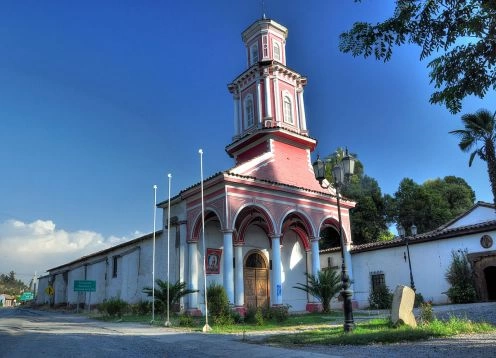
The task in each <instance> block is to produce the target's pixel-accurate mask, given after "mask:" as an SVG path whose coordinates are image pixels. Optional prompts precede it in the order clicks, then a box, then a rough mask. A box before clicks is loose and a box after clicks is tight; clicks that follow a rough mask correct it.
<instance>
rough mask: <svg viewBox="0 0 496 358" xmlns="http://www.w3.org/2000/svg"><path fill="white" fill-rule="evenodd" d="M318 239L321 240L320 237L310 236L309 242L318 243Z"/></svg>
mask: <svg viewBox="0 0 496 358" xmlns="http://www.w3.org/2000/svg"><path fill="white" fill-rule="evenodd" d="M320 239H322V238H321V237H320V236H310V241H312V242H314V241H319V240H320Z"/></svg>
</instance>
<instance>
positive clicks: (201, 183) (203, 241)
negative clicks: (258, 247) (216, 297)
mask: <svg viewBox="0 0 496 358" xmlns="http://www.w3.org/2000/svg"><path fill="white" fill-rule="evenodd" d="M198 153H200V177H201V181H200V187H201V215H202V243H203V283H204V284H203V288H204V290H205V325H204V326H203V332H207V331H210V330H211V329H212V328H210V326H209V325H208V305H207V265H206V261H207V259H206V252H207V249H206V247H205V208H204V204H203V150H202V149H200V150H199V151H198Z"/></svg>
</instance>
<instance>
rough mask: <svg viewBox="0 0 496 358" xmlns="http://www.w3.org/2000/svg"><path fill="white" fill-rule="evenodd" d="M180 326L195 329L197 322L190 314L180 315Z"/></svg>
mask: <svg viewBox="0 0 496 358" xmlns="http://www.w3.org/2000/svg"><path fill="white" fill-rule="evenodd" d="M179 326H181V327H194V326H195V320H194V319H193V317H191V316H190V315H188V314H182V315H179Z"/></svg>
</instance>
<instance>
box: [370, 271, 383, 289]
mask: <svg viewBox="0 0 496 358" xmlns="http://www.w3.org/2000/svg"><path fill="white" fill-rule="evenodd" d="M370 278H371V281H372V291H375V290H376V289H377V288H379V287H382V286H386V278H385V277H384V273H382V272H381V273H373V274H371V275H370Z"/></svg>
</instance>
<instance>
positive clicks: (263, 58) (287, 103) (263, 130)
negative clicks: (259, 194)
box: [226, 18, 316, 187]
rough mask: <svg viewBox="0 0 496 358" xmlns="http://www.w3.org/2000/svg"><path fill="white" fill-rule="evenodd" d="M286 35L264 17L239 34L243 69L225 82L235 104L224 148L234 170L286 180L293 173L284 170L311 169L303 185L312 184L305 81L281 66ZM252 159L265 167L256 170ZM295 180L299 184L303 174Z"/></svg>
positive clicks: (283, 58)
mask: <svg viewBox="0 0 496 358" xmlns="http://www.w3.org/2000/svg"><path fill="white" fill-rule="evenodd" d="M287 36H288V29H287V28H286V27H284V26H283V25H281V24H279V23H277V22H275V21H274V20H270V19H266V18H262V19H259V20H257V21H255V22H254V23H253V24H252V25H250V26H249V27H248V28H247V29H246V30H245V31H243V32H242V34H241V38H242V40H243V43H244V45H245V48H246V66H247V68H246V69H245V70H244V71H243V72H242V73H241V74H240V75H238V76H237V77H236V78H235V79H234V80H233V81H232V82H231V83H230V84H229V85H228V89H229V92H230V93H231V94H232V96H233V102H234V136H233V138H232V139H233V141H232V143H231V144H229V145H228V146H227V147H226V152H227V153H228V154H229V155H230V156H231V157H233V158H234V159H235V161H236V168H234V169H233V172H237V173H238V174H243V175H255V174H256V175H257V177H265V179H267V180H274V179H275V178H277V179H279V180H282V178H284V180H290V178H291V176H292V175H289V176H287V173H286V172H288V171H293V172H298V171H299V172H300V175H301V172H302V171H305V172H306V171H308V170H309V169H310V173H311V177H309V178H308V180H311V181H312V184H308V185H311V186H312V187H313V185H314V183H313V182H315V178H314V177H313V171H312V170H311V168H312V167H311V162H310V160H311V159H310V153H311V152H312V151H313V150H314V149H315V146H316V140H315V139H313V138H310V137H309V136H308V131H307V122H306V116H305V105H304V100H303V88H304V87H305V85H306V84H307V79H306V77H304V76H302V75H301V74H299V73H298V72H296V71H294V70H292V69H291V68H289V67H287V66H286V38H287ZM256 163H259V164H260V165H262V166H265V169H264V170H255V168H257V167H258V165H259V164H256ZM261 163H265V164H261ZM268 163H271V164H268ZM267 166H271V168H270V169H269V168H267ZM250 168H251V169H250ZM281 172H284V174H282V173H281ZM278 174H281V175H280V177H279V175H278ZM304 177H306V175H304ZM295 180H296V179H295ZM296 182H298V184H299V185H301V184H302V178H300V179H299V180H296ZM304 182H307V180H304ZM294 184H296V183H294ZM305 187H308V186H305Z"/></svg>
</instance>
